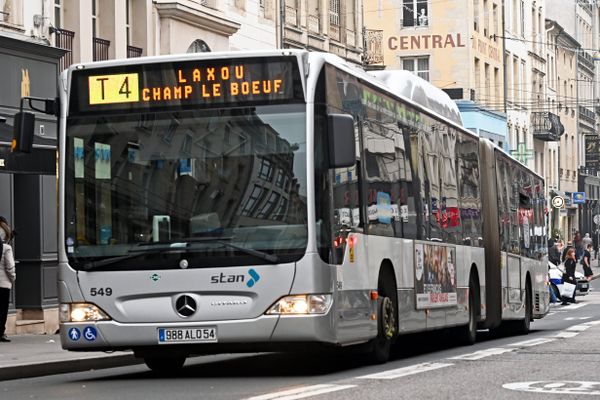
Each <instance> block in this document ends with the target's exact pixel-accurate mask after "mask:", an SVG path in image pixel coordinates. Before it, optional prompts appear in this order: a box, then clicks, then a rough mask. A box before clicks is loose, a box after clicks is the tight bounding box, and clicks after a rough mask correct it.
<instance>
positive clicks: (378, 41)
mask: <svg viewBox="0 0 600 400" xmlns="http://www.w3.org/2000/svg"><path fill="white" fill-rule="evenodd" d="M364 41H365V53H364V56H363V64H364V65H375V64H383V30H381V29H365V37H364Z"/></svg>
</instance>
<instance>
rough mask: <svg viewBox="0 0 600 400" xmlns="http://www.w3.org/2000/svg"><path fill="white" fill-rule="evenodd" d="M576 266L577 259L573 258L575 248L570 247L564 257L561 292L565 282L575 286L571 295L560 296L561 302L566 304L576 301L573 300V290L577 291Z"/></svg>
mask: <svg viewBox="0 0 600 400" xmlns="http://www.w3.org/2000/svg"><path fill="white" fill-rule="evenodd" d="M576 266H577V260H576V258H575V249H574V248H570V249H569V250H567V256H566V258H565V273H564V274H563V277H562V278H563V279H562V280H563V292H564V289H565V286H566V285H565V284H571V285H574V286H575V287H574V288H573V296H572V297H569V296H566V295H564V296H562V304H563V305H567V304H569V302H571V303H576V301H575V292H576V291H577V280H576V279H575V268H576Z"/></svg>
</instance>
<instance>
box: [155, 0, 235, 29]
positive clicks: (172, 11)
mask: <svg viewBox="0 0 600 400" xmlns="http://www.w3.org/2000/svg"><path fill="white" fill-rule="evenodd" d="M155 6H156V10H157V11H158V15H159V16H160V18H171V19H173V20H176V21H181V22H184V23H186V24H189V25H192V26H194V27H197V28H202V29H206V30H208V31H211V32H215V33H217V34H221V35H226V36H231V35H233V34H234V33H236V32H237V31H238V30H239V29H240V27H241V25H240V24H239V23H237V22H235V21H233V20H230V19H227V18H226V17H225V15H224V14H223V13H222V12H221V11H218V10H213V9H211V8H208V7H205V6H202V5H200V4H196V3H191V2H189V1H181V0H180V1H161V0H157V1H156V2H155Z"/></svg>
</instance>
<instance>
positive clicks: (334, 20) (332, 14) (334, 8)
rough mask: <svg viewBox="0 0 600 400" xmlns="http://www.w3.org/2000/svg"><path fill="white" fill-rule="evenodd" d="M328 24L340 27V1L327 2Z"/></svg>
mask: <svg viewBox="0 0 600 400" xmlns="http://www.w3.org/2000/svg"><path fill="white" fill-rule="evenodd" d="M329 23H330V24H331V25H337V26H339V25H340V0H329Z"/></svg>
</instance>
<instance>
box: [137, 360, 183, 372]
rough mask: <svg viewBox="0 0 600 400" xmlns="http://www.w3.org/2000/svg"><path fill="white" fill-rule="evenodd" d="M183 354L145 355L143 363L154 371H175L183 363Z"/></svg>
mask: <svg viewBox="0 0 600 400" xmlns="http://www.w3.org/2000/svg"><path fill="white" fill-rule="evenodd" d="M185 359H186V357H185V356H177V357H157V356H147V357H144V363H145V364H146V366H148V368H150V369H151V370H152V371H155V372H161V373H170V372H176V371H178V370H180V369H181V367H183V364H184V363H185Z"/></svg>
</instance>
